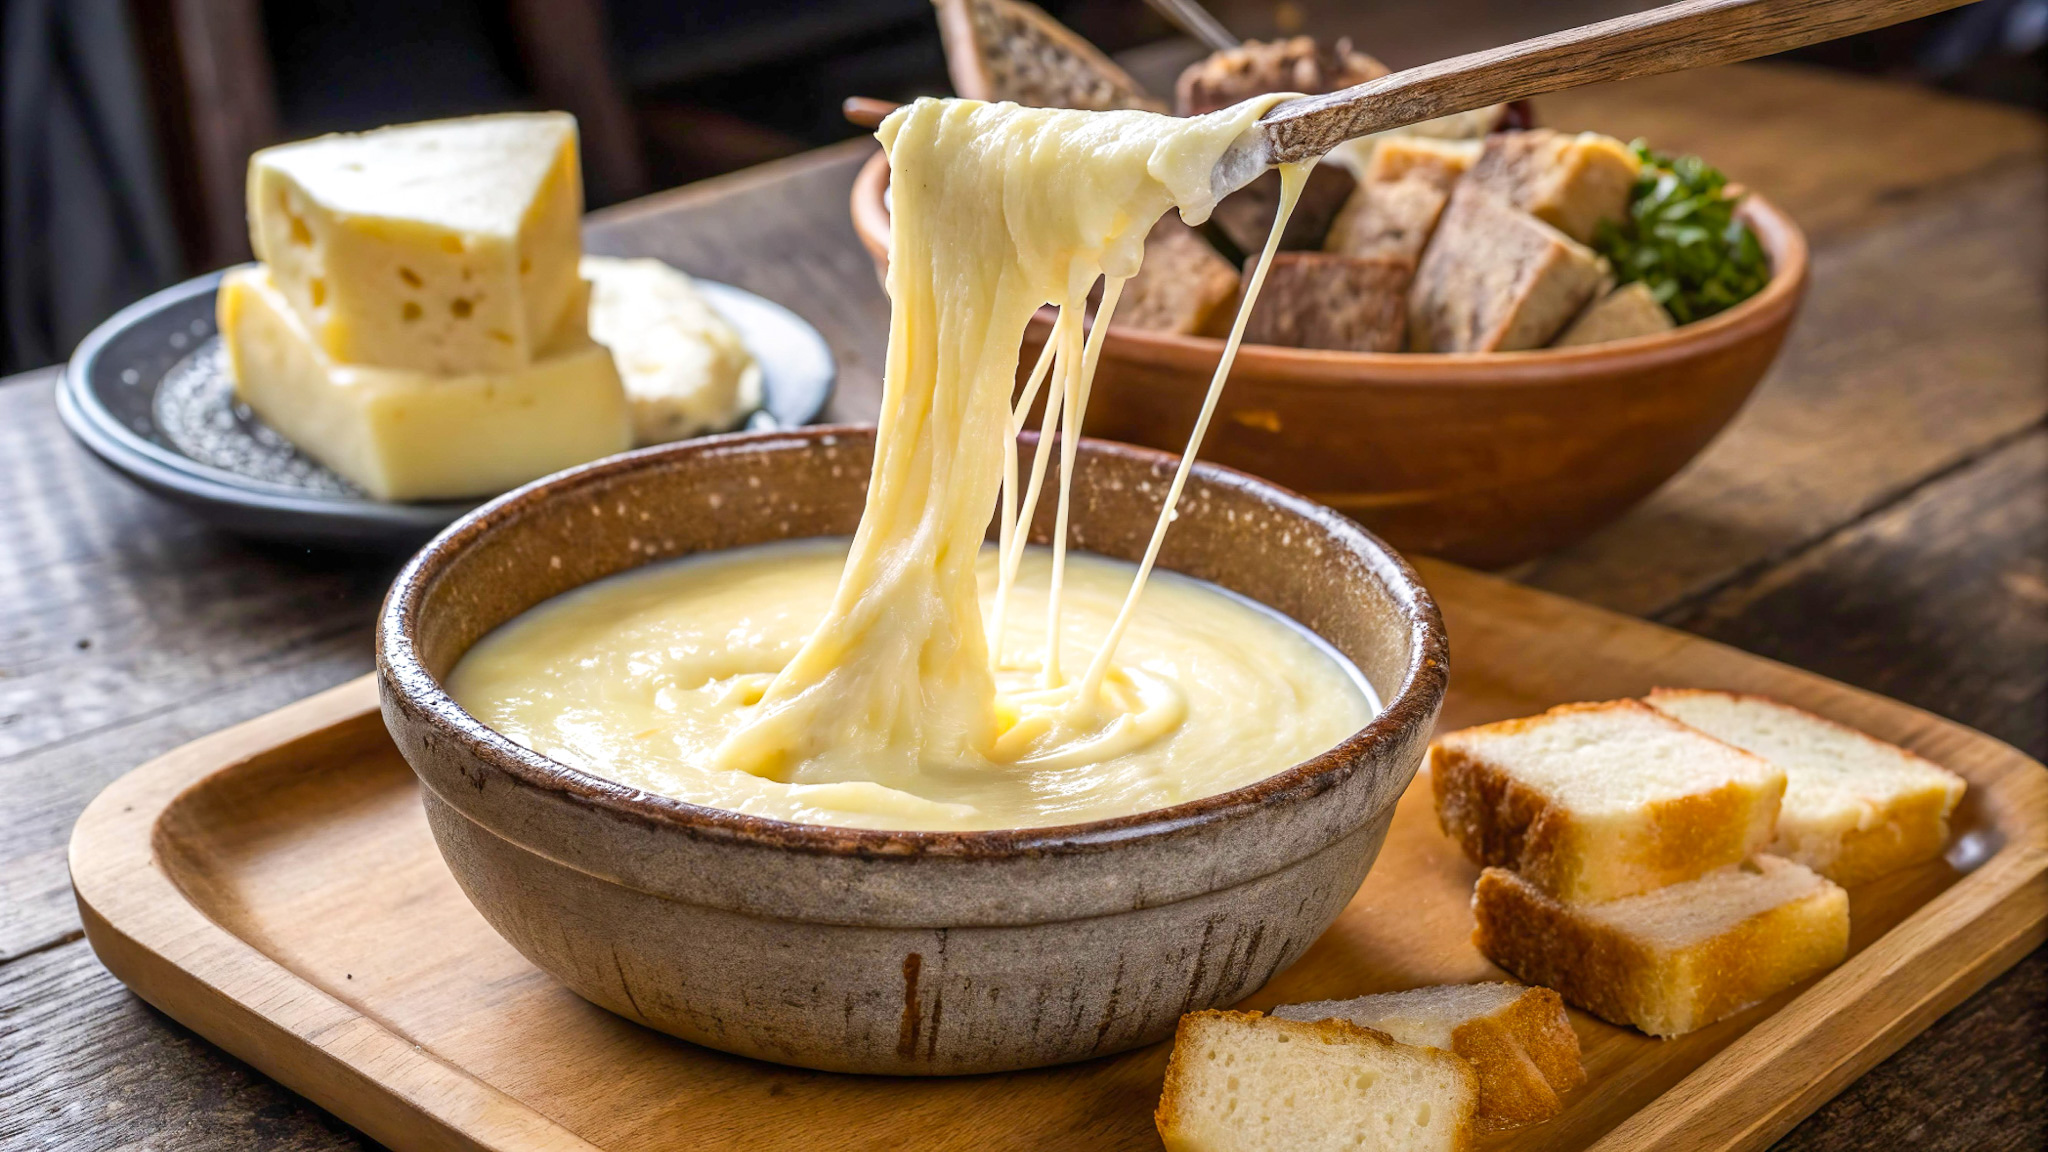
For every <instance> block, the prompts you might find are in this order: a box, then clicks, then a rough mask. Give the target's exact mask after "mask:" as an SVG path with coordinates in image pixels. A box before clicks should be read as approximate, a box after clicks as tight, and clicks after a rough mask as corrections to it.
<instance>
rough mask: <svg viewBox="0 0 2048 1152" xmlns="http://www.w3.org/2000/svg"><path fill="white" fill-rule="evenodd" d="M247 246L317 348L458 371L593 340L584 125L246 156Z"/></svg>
mask: <svg viewBox="0 0 2048 1152" xmlns="http://www.w3.org/2000/svg"><path fill="white" fill-rule="evenodd" d="M248 197H249V237H250V242H251V244H252V245H253V246H254V248H255V251H256V255H257V257H258V258H259V259H260V260H262V261H263V262H264V263H265V264H266V265H268V266H269V267H270V270H271V274H272V276H274V277H275V279H276V283H277V286H278V288H279V289H280V290H281V291H282V292H283V293H284V294H285V296H286V298H287V299H289V300H290V301H291V304H292V307H293V308H294V309H296V310H297V312H298V314H299V316H300V318H301V319H303V320H304V322H305V325H306V328H307V329H308V331H310V332H311V333H312V336H313V339H314V341H315V342H316V343H317V344H318V345H319V348H320V350H321V351H322V352H323V353H325V354H326V355H327V356H328V357H329V358H331V359H333V360H335V361H337V362H340V363H344V364H377V365H382V366H385V367H391V368H414V369H418V370H420V371H422V372H438V373H442V374H444V375H458V374H461V373H465V372H506V371H512V370H515V369H519V368H524V367H526V366H527V365H529V364H531V363H533V362H534V361H535V360H536V359H538V358H539V357H540V356H542V355H544V354H545V353H546V352H547V351H548V350H549V346H550V345H553V344H559V345H564V346H566V345H573V344H576V343H580V342H581V340H582V338H583V335H584V333H583V330H582V324H581V322H580V320H578V319H577V318H576V316H575V315H574V314H573V308H572V306H573V304H574V302H575V300H576V298H577V296H578V293H579V284H578V280H577V273H576V260H577V258H578V256H580V255H581V253H582V244H581V240H580V238H579V235H578V232H577V229H578V224H579V221H580V219H581V217H582V214H583V185H582V178H581V176H580V175H579V173H578V169H577V159H576V120H575V118H574V117H572V116H570V115H568V114H567V113H563V112H544V113H516V114H509V115H500V116H475V117H470V118H468V119H462V120H439V121H430V122H427V123H423V124H407V125H402V126H399V127H395V128H379V129H377V130H376V131H373V132H364V133H360V134H357V135H334V136H322V137H319V138H318V139H314V140H304V141H300V142H298V143H295V144H281V145H279V146H277V147H275V148H266V149H264V150H262V151H261V152H258V153H256V154H255V155H254V156H251V157H250V158H249V190H248Z"/></svg>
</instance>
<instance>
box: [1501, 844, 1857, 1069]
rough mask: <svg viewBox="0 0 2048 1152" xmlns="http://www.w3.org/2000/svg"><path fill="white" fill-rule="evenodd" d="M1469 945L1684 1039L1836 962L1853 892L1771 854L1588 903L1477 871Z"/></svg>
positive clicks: (1587, 1003)
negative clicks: (1568, 900) (1637, 893)
mask: <svg viewBox="0 0 2048 1152" xmlns="http://www.w3.org/2000/svg"><path fill="white" fill-rule="evenodd" d="M1472 916H1473V920H1474V921H1475V923H1476V925H1477V928H1476V930H1475V931H1474V932H1473V934H1472V943H1473V944H1475V945H1477V946H1478V948H1479V950H1480V951H1481V952H1483V953H1485V954H1486V958H1487V959H1489V960H1491V961H1493V962H1494V963H1495V964H1498V965H1500V966H1501V967H1502V968H1505V969H1507V970H1508V971H1510V972H1513V973H1514V974H1515V975H1517V976H1519V977H1521V978H1522V979H1524V980H1527V981H1529V982H1530V983H1532V984H1542V985H1544V986H1545V987H1548V988H1554V989H1556V990H1557V991H1558V993H1559V994H1560V995H1562V996H1563V997H1564V998H1565V999H1566V1000H1568V1001H1570V1002H1571V1003H1573V1004H1576V1005H1578V1006H1579V1007H1581V1008H1584V1009H1585V1010H1586V1011H1588V1012H1591V1013H1592V1014H1594V1015H1595V1016H1598V1017H1600V1018H1601V1019H1603V1020H1606V1021H1608V1022H1609V1023H1612V1024H1633V1025H1635V1026H1636V1027H1637V1028H1640V1029H1642V1030H1643V1031H1644V1032H1647V1033H1649V1034H1650V1035H1652V1036H1682V1035H1684V1034H1685V1033H1687V1032H1691V1031H1693V1030H1694V1029H1697V1028H1704V1027H1706V1026H1707V1025H1709V1024H1712V1023H1713V1022H1714V1021H1716V1020H1721V1019H1724V1018H1726V1017H1728V1016H1732V1015H1734V1014H1735V1013H1737V1012H1740V1011H1742V1010H1743V1009H1744V1008H1747V1007H1749V1006H1750V1005H1752V1004H1755V1003H1757V1002H1758V1001H1761V1000H1766V999H1768V998H1770V997H1772V996H1774V995H1776V994H1778V993H1779V992H1782V991H1784V990H1785V989H1787V988H1790V987H1791V986H1792V985H1794V984H1797V983H1798V982H1800V981H1801V980H1804V979H1806V978H1807V977H1809V976H1812V975H1814V974H1816V973H1818V972H1823V971H1826V970H1827V969H1829V968H1832V967H1834V966H1835V965H1837V964H1840V963H1841V962H1842V958H1843V957H1844V956H1846V955H1848V951H1849V894H1848V893H1847V892H1844V891H1843V890H1842V889H1841V888H1840V887H1838V886H1836V885H1835V884H1833V883H1831V882H1830V881H1828V880H1826V879H1825V878H1823V877H1821V876H1818V875H1815V874H1814V873H1813V872H1812V871H1810V870H1808V869H1807V868H1806V867H1804V866H1802V865H1799V864H1795V863H1793V862H1792V861H1790V860H1782V859H1779V858H1778V857H1776V856H1759V857H1757V858H1756V860H1755V861H1753V862H1751V863H1748V864H1744V865H1740V866H1730V867H1727V868H1722V869H1720V870H1718V871H1715V872H1710V873H1708V874H1707V875H1705V876H1702V877H1700V878H1699V879H1697V880H1690V881H1687V882H1686V883H1683V884H1674V885H1672V886H1670V887H1669V888H1659V889H1657V890H1656V891H1654V892H1648V893H1645V894H1643V895H1640V896H1629V897H1625V898H1623V899H1620V900H1609V901H1605V902H1602V903H1596V904H1570V903H1566V902H1564V901H1560V900H1558V899H1556V898H1555V897H1553V896H1551V895H1549V894H1548V893H1546V892H1544V891H1543V890H1542V889H1540V888H1538V887H1536V886H1535V885H1534V884H1531V883H1529V881H1528V880H1526V879H1524V878H1522V877H1520V876H1517V875H1515V874H1514V873H1513V872H1510V871H1508V870H1506V869H1504V868H1488V869H1486V870H1485V871H1484V872H1481V873H1480V874H1479V884H1478V886H1477V887H1476V888H1475V889H1474V890H1473V893H1472Z"/></svg>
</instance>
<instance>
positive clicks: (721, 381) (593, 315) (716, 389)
mask: <svg viewBox="0 0 2048 1152" xmlns="http://www.w3.org/2000/svg"><path fill="white" fill-rule="evenodd" d="M580 267H581V268H582V270H583V275H584V277H585V278H587V279H588V280H589V282H590V284H591V285H592V288H591V298H590V336H591V339H593V340H596V341H597V342H598V343H600V344H603V345H604V346H606V347H607V348H610V349H611V350H612V359H613V361H614V362H615V363H616V364H617V365H618V369H619V377H620V379H621V380H622V381H623V382H624V383H625V386H626V403H627V405H628V407H630V408H631V409H632V413H633V442H634V443H636V444H642V445H645V444H665V443H667V442H668V441H670V440H680V439H682V438H684V437H685V436H698V435H702V434H703V433H706V432H722V431H725V430H726V429H729V428H731V427H732V426H733V425H735V424H737V423H738V422H739V421H740V419H741V418H742V417H744V416H746V414H747V413H749V412H752V411H753V410H754V409H756V408H759V407H760V406H761V366H760V365H759V364H756V363H755V362H754V356H753V353H751V352H748V351H747V346H746V345H745V344H743V343H741V341H740V334H739V331H738V330H737V329H735V328H734V327H733V326H732V324H731V323H729V322H728V321H727V320H726V319H725V317H723V316H720V315H719V314H718V313H717V312H716V311H714V310H713V309H712V307H711V305H709V304H707V303H705V301H704V298H703V297H702V296H700V295H698V294H697V286H696V285H695V284H694V283H692V282H691V280H690V278H689V277H688V276H686V275H684V274H683V273H681V272H679V271H677V270H676V269H674V268H671V267H669V266H668V265H666V264H664V263H662V262H661V261H659V260H646V259H641V260H620V259H616V258H613V257H609V256H585V257H584V258H583V261H582V264H581V265H580Z"/></svg>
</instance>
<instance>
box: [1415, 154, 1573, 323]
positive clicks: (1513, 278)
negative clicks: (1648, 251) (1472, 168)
mask: <svg viewBox="0 0 2048 1152" xmlns="http://www.w3.org/2000/svg"><path fill="white" fill-rule="evenodd" d="M1471 180H1472V178H1471V176H1470V175H1469V174H1468V175H1467V176H1466V177H1465V179H1464V180H1462V181H1460V182H1459V185H1458V188H1457V190H1456V191H1455V192H1453V193H1452V194H1451V203H1450V206H1449V207H1448V208H1445V209H1444V214H1443V219H1442V220H1441V221H1440V222H1438V224H1437V227H1436V232H1435V234H1434V235H1433V236H1431V237H1430V241H1429V247H1428V248H1427V249H1426V250H1425V251H1424V252H1423V254H1422V265H1421V267H1419V268H1418V269H1417V270H1416V273H1415V284H1414V287H1413V288H1412V289H1411V290H1410V291H1409V296H1408V343H1409V347H1410V348H1412V349H1413V350H1415V351H1417V352H1513V351H1517V350H1520V349H1525V348H1541V347H1543V346H1544V345H1545V344H1548V343H1550V341H1551V339H1552V338H1553V337H1555V336H1556V335H1557V334H1558V332H1560V331H1561V330H1563V328H1564V326H1565V325H1566V324H1567V323H1569V322H1570V321H1571V319H1572V317H1574V316H1576V315H1578V314H1579V310H1580V309H1581V308H1584V307H1585V306H1586V303H1587V302H1588V301H1590V300H1592V299H1593V298H1594V297H1595V296H1597V295H1599V294H1600V293H1601V292H1602V291H1604V290H1605V288H1606V286H1607V284H1608V282H1609V280H1610V276H1609V273H1608V271H1607V264H1606V261H1604V260H1602V259H1600V257H1599V256H1598V255H1596V254H1594V252H1593V250H1592V249H1591V248H1588V247H1586V246H1585V245H1583V244H1580V243H1579V242H1578V241H1576V240H1573V239H1572V238H1571V237H1569V236H1566V235H1565V234H1564V233H1562V232H1559V231H1558V230H1557V229H1555V228H1553V227H1551V226H1550V225H1548V224H1545V223H1544V222H1543V221H1541V220H1538V219H1536V218H1535V217H1534V216H1531V215H1529V214H1528V213H1527V212H1523V211H1520V210H1518V209H1516V208H1515V207H1514V206H1513V205H1511V204H1509V203H1507V202H1506V201H1505V200H1503V199H1501V198H1500V197H1498V196H1493V195H1489V194H1487V193H1485V192H1484V191H1481V190H1478V189H1475V188H1473V187H1472V183H1471Z"/></svg>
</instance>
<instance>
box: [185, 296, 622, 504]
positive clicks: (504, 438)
mask: <svg viewBox="0 0 2048 1152" xmlns="http://www.w3.org/2000/svg"><path fill="white" fill-rule="evenodd" d="M218 308H219V314H220V330H221V335H222V338H223V339H224V340H225V341H226V343H227V349H228V356H229V359H230V361H231V362H232V364H233V366H234V372H235V393H236V395H238V396H240V397H241V398H242V400H243V401H244V402H245V403H247V404H248V405H249V407H250V408H252V409H254V410H255V412H256V414H257V415H258V416H260V417H262V419H263V422H264V423H266V424H268V425H270V426H271V427H272V428H275V429H276V430H277V431H278V432H279V433H281V434H282V435H284V436H285V438H287V439H289V440H290V441H291V442H292V443H294V444H296V445H298V446H299V448H300V449H301V450H303V451H304V452H305V453H306V454H307V455H309V456H312V457H313V458H314V459H316V460H318V461H320V462H321V463H322V464H325V465H327V466H328V467H329V468H332V469H334V470H335V471H336V472H338V473H340V474H341V475H342V476H345V477H347V478H348V479H349V480H351V481H353V482H355V483H356V484H357V485H358V486H360V487H361V488H362V489H363V490H364V491H366V492H368V493H369V494H370V495H372V496H375V497H376V498H378V499H380V500H443V499H456V498H460V497H465V496H488V495H491V494H494V493H497V492H502V491H504V490H506V489H507V488H511V487H514V486H516V485H519V484H523V483H525V482H526V481H528V480H532V479H535V478H537V477H540V476H545V475H547V474H548V473H550V472H555V471H559V470H560V469H563V468H567V467H569V466H571V465H574V464H581V463H583V462H584V461H586V460H594V459H596V458H598V457H599V456H605V455H609V454H611V453H613V452H619V451H623V450H625V449H626V448H627V447H629V446H630V441H631V425H630V421H629V420H628V418H627V414H626V394H625V389H624V388H623V387H622V386H621V385H620V383H619V374H618V370H617V369H616V368H614V367H613V365H612V357H611V353H610V352H609V351H607V350H606V349H605V348H604V347H603V346H602V345H599V344H594V343H591V342H590V341H588V340H585V341H583V342H582V343H581V344H579V345H576V346H573V347H570V348H566V349H563V350H560V351H558V352H556V353H555V354H553V355H551V356H549V357H547V358H545V359H543V360H541V361H539V362H538V363H535V364H533V365H531V366H529V367H525V368H520V369H517V370H514V371H509V372H480V373H472V374H469V375H462V376H435V375H429V374H427V373H422V372H415V371H412V370H410V369H403V368H376V367H367V366H363V365H354V364H337V363H335V362H334V361H333V359H332V358H330V357H329V356H327V355H326V354H325V353H324V352H322V351H321V350H320V348H319V347H318V346H316V345H315V344H314V342H313V339H312V336H311V334H310V333H308V332H307V330H306V326H305V325H304V324H302V323H301V322H300V320H299V316H298V314H297V313H296V312H295V311H293V309H292V307H291V304H290V303H289V302H288V301H287V300H286V298H285V295H284V293H283V291H282V290H280V289H279V288H278V286H277V284H276V283H275V282H274V281H273V280H272V278H271V276H270V274H269V273H268V272H266V271H265V270H264V269H261V268H245V269H240V270H238V271H235V272H231V273H229V274H228V276H227V277H226V279H224V280H222V281H221V286H220V297H219V304H218Z"/></svg>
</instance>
